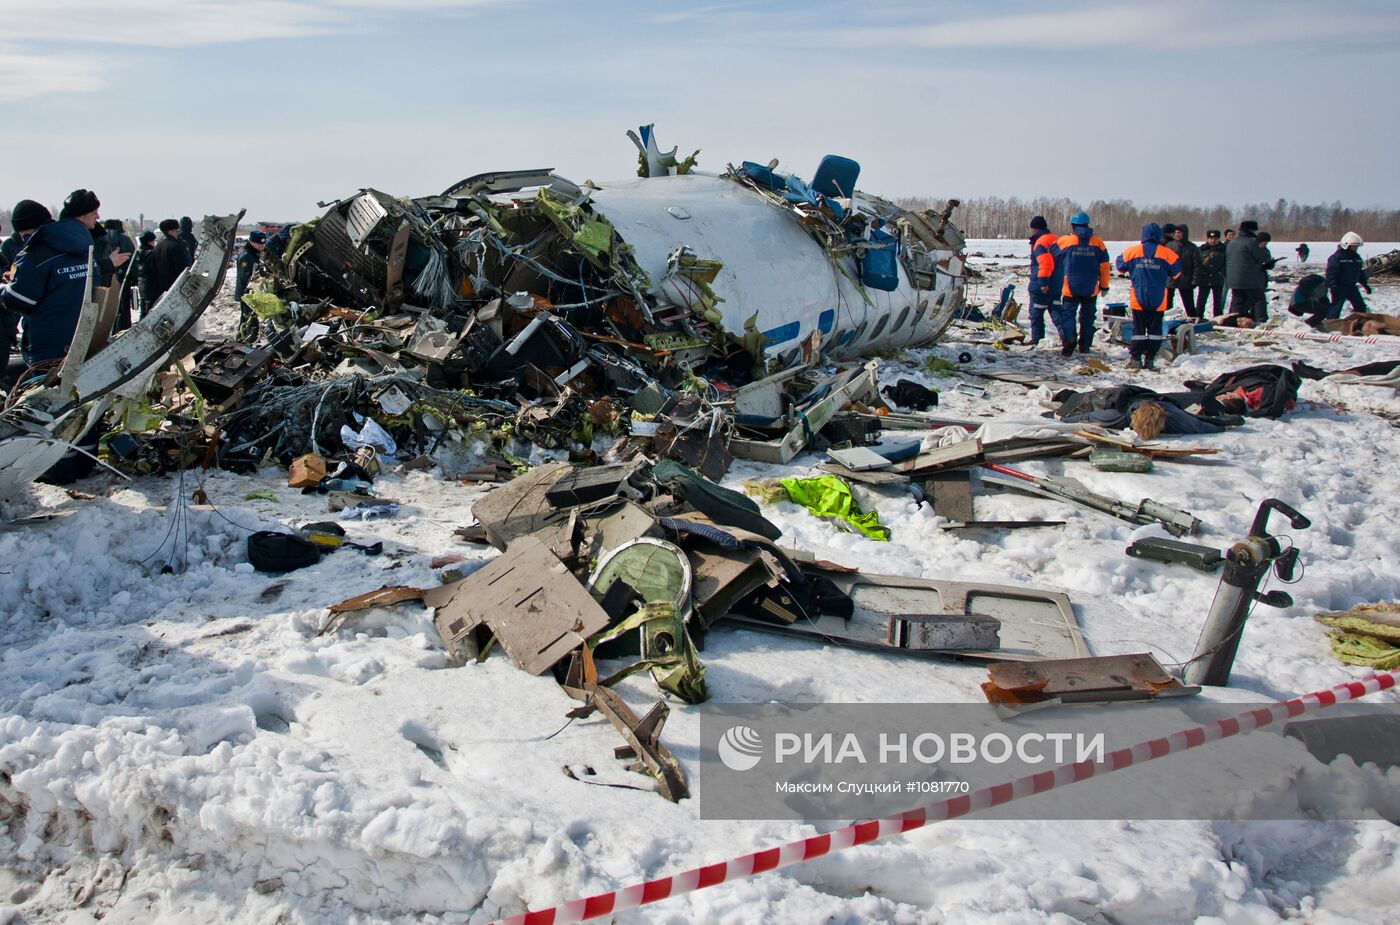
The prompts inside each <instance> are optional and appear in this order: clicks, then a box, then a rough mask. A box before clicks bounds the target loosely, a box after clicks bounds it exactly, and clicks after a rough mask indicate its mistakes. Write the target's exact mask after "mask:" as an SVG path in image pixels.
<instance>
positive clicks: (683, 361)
mask: <svg viewBox="0 0 1400 925" xmlns="http://www.w3.org/2000/svg"><path fill="white" fill-rule="evenodd" d="M628 135H629V136H630V137H631V138H632V139H633V141H634V143H636V144H637V147H638V149H639V152H640V154H639V158H638V163H639V167H638V174H639V176H638V177H637V178H636V179H631V180H625V181H622V182H617V183H601V184H594V183H592V182H588V183H584V184H582V185H579V184H576V183H573V182H571V181H569V180H566V179H564V178H563V177H561V176H559V175H558V174H555V173H553V172H552V171H550V170H527V171H510V172H502V173H489V174H480V175H477V176H473V177H469V178H467V179H465V180H462V181H461V182H459V183H456V184H453V185H452V186H451V187H449V188H448V189H446V190H445V191H443V192H442V193H441V194H438V195H434V196H426V197H421V198H417V199H407V198H396V197H394V196H391V195H389V194H386V193H384V192H380V191H378V190H373V189H364V190H361V191H359V192H358V193H356V194H355V195H353V196H350V197H348V198H345V199H342V200H339V201H336V202H332V203H322V206H323V207H324V208H325V209H326V211H325V213H324V214H323V215H322V216H321V217H320V218H318V219H315V220H313V221H310V222H307V223H304V224H299V225H294V226H288V227H287V228H284V229H283V231H282V232H281V233H280V234H279V235H278V236H274V245H275V246H272V247H270V248H269V252H268V254H266V255H265V259H264V265H265V266H264V270H263V271H262V278H260V279H256V280H255V281H254V285H253V286H252V287H251V289H250V291H249V293H248V294H247V295H246V296H245V297H244V306H243V308H244V312H245V319H244V322H243V324H242V325H241V326H240V331H239V340H238V341H227V342H223V343H217V344H214V343H211V344H197V343H193V342H191V341H189V340H186V339H185V334H186V333H187V332H188V331H189V330H190V329H191V327H192V326H193V324H194V321H195V320H196V319H197V318H198V316H199V314H200V313H201V312H202V311H203V310H204V309H205V308H206V307H207V306H208V305H209V304H210V303H211V302H212V300H213V297H214V295H215V293H216V292H217V291H218V289H219V288H220V287H221V285H222V282H223V274H224V272H225V269H226V266H227V263H228V259H229V255H230V250H231V248H232V229H233V227H234V224H231V223H236V221H237V217H226V218H220V219H213V218H211V219H206V220H205V222H204V227H203V229H202V233H203V237H202V239H201V243H200V247H199V251H198V253H197V254H196V265H195V267H193V268H191V270H190V271H189V273H188V274H187V275H186V277H184V278H183V279H182V281H181V282H180V283H179V284H177V285H176V286H174V287H173V288H172V289H171V291H170V293H168V294H167V295H166V296H165V297H164V298H163V299H162V300H161V301H160V302H159V303H157V305H156V306H155V307H154V308H153V309H152V310H151V311H150V312H148V314H147V316H146V317H144V318H142V319H141V321H140V322H139V323H138V324H137V325H136V326H135V327H134V328H132V329H131V330H130V331H128V332H126V333H123V334H121V335H119V336H118V337H116V338H115V340H114V341H113V342H112V344H111V345H109V346H107V347H106V348H105V349H104V350H103V351H101V352H96V351H93V350H92V349H91V346H85V347H83V348H82V350H81V351H80V352H82V353H84V354H89V353H90V354H91V355H90V356H86V357H85V359H84V361H83V362H81V363H79V362H77V361H76V360H74V359H73V357H74V356H75V354H70V361H69V362H68V363H67V364H65V366H64V367H63V369H62V371H61V372H56V373H54V374H51V375H50V376H49V377H48V378H47V379H45V380H42V381H31V382H29V383H21V385H20V386H19V387H17V388H16V390H15V394H13V395H12V396H11V400H10V402H9V405H8V408H7V410H6V412H5V416H4V419H3V422H0V471H3V473H4V475H3V480H0V494H8V493H12V492H13V490H14V489H15V488H16V487H17V486H18V485H22V484H24V483H25V482H27V481H30V480H32V479H34V478H36V477H38V476H39V475H40V474H41V473H43V472H44V471H45V469H46V468H47V466H48V465H50V464H52V462H53V461H54V459H56V458H57V456H58V455H62V453H63V452H65V451H67V450H69V449H71V447H72V444H74V443H75V442H76V441H77V438H78V436H79V435H80V434H82V433H84V432H85V431H87V430H88V429H90V428H92V427H95V426H96V425H97V423H98V421H99V420H101V419H102V416H103V413H104V412H106V411H107V410H108V409H109V406H111V405H113V403H114V402H118V401H120V402H122V403H123V404H121V405H120V407H119V409H118V410H120V411H122V412H123V413H122V421H123V422H124V423H126V424H129V422H130V421H132V420H133V419H135V420H139V421H141V422H142V423H143V427H144V429H142V428H140V427H137V428H130V427H129V428H128V430H127V432H126V433H125V434H124V435H123V437H122V439H121V440H119V441H116V444H113V441H112V440H111V439H110V438H111V436H112V435H111V434H109V439H108V440H107V441H106V442H105V443H104V449H105V450H106V452H105V455H104V460H105V461H106V462H108V463H109V464H111V465H112V466H114V467H116V468H118V469H120V470H122V471H126V472H132V473H146V472H158V471H166V470H169V469H172V468H178V467H180V466H186V465H190V464H192V462H194V461H201V460H202V461H203V464H204V465H210V464H214V465H222V466H227V467H232V468H252V467H255V466H257V465H260V464H265V463H267V462H270V461H273V460H276V461H279V462H281V463H283V464H288V463H290V462H291V461H292V460H293V459H295V458H297V457H299V456H302V455H303V454H306V453H311V452H315V453H318V454H324V455H325V456H333V455H335V453H336V452H337V451H339V450H341V449H345V448H347V447H350V448H353V447H352V444H353V441H352V443H351V444H346V443H344V442H343V441H342V437H341V428H342V427H349V426H350V425H354V429H355V430H356V431H358V429H359V428H360V427H361V426H362V423H363V422H364V420H365V419H366V417H370V418H374V420H375V421H377V422H378V425H379V426H382V428H383V430H384V432H385V433H386V434H392V435H393V439H394V440H395V442H396V443H397V445H398V447H399V448H401V449H404V450H417V451H419V452H420V453H423V454H426V455H432V454H433V453H434V452H437V451H441V450H442V448H443V447H444V446H445V445H447V444H452V443H465V442H469V441H471V440H473V439H475V440H486V441H487V442H489V443H490V444H491V446H490V448H489V451H490V452H489V453H488V455H489V456H491V457H492V458H494V459H497V460H502V459H503V460H511V459H513V458H515V457H513V456H512V453H518V452H522V451H523V449H524V445H525V444H529V443H533V444H535V445H539V446H545V447H550V448H568V449H570V450H571V451H573V452H575V453H582V454H583V458H586V457H587V455H588V453H590V452H591V450H590V449H589V447H590V446H591V445H592V441H593V439H594V438H595V437H596V436H598V435H599V434H606V435H612V436H615V437H617V438H619V439H622V438H628V437H631V438H635V439H636V440H639V441H646V440H650V441H652V442H651V444H650V445H648V446H647V447H646V449H647V450H648V451H652V452H654V454H655V455H660V456H671V457H674V458H676V459H678V460H680V461H682V462H684V463H686V464H688V465H691V466H694V467H696V468H699V469H701V470H702V471H703V472H705V473H706V474H707V475H709V476H710V477H718V475H719V474H721V473H722V472H723V471H724V469H725V468H726V467H727V465H728V461H729V459H730V457H731V454H732V455H738V456H745V457H749V458H755V459H762V460H770V461H786V460H787V459H790V458H791V457H792V455H794V454H795V453H796V452H798V451H800V449H801V448H802V447H803V446H804V445H806V443H807V442H808V440H809V439H810V438H811V436H812V435H813V434H814V433H816V432H817V431H818V430H820V429H821V427H822V426H823V425H824V424H825V423H826V422H828V421H830V420H831V419H832V418H833V417H834V416H836V415H837V414H838V413H839V412H841V411H842V410H843V409H845V408H847V407H848V406H849V405H850V404H851V403H852V402H853V401H860V400H874V401H877V402H878V396H875V394H874V387H875V377H874V372H873V366H871V365H868V364H867V365H860V364H856V365H847V366H846V367H844V368H842V367H841V366H839V363H840V361H842V360H848V359H850V358H857V357H861V356H865V355H868V354H870V353H872V352H876V351H880V350H885V349H889V348H895V347H900V346H906V345H914V344H919V343H927V342H931V341H933V340H935V339H936V338H937V337H938V336H939V335H940V334H941V333H942V332H943V330H944V329H945V328H946V327H947V326H948V324H949V323H950V321H951V319H952V318H953V315H954V312H955V311H956V310H957V309H958V307H959V306H960V304H961V302H962V296H963V278H964V270H963V267H964V264H963V239H962V236H961V234H960V233H959V231H958V230H957V228H956V227H955V226H954V225H953V224H952V223H951V221H950V216H951V213H952V210H953V208H954V207H955V206H956V205H957V202H956V200H950V202H949V207H948V208H947V209H945V210H944V211H942V212H932V211H928V212H923V213H916V212H911V211H909V210H906V209H903V208H900V207H899V206H897V205H895V204H893V203H891V202H888V201H886V200H884V199H880V198H878V197H875V196H870V195H866V194H864V193H861V192H859V191H858V190H857V189H856V181H857V177H858V175H859V166H858V165H857V164H856V162H855V161H852V160H850V159H847V158H844V157H836V156H828V157H826V158H823V159H822V161H821V163H820V164H819V165H818V166H817V169H816V172H815V174H814V175H813V177H812V179H811V181H810V182H804V181H803V180H801V179H799V178H798V177H796V176H794V175H791V174H786V173H783V172H780V171H778V170H777V168H776V161H774V162H772V163H770V164H759V163H754V162H748V161H745V162H743V163H741V164H740V165H739V166H737V167H735V166H733V165H730V166H729V167H728V168H727V169H726V170H725V171H724V172H723V173H722V174H718V175H714V174H702V173H700V172H698V171H696V170H695V169H694V162H695V158H694V156H692V157H691V158H688V159H686V160H683V161H682V160H677V158H676V156H675V152H674V150H673V151H671V152H669V153H663V152H661V151H660V150H659V149H658V148H657V145H656V140H655V136H654V133H653V132H652V129H651V126H645V127H643V128H642V130H641V132H640V134H637V133H633V132H629V133H628ZM697 153H698V152H697ZM277 238H280V239H281V240H280V241H279V240H277ZM89 307H90V308H91V309H92V312H90V313H89V315H90V317H87V318H86V319H85V321H84V326H80V329H79V330H80V334H79V340H80V341H83V342H84V343H86V344H95V343H97V342H99V341H100V340H101V338H96V336H95V335H92V336H91V337H89V335H86V334H84V333H83V332H84V331H88V330H89V329H90V330H91V331H94V332H95V331H98V330H101V329H104V326H106V325H108V322H107V321H106V320H105V319H103V318H99V317H97V315H98V314H99V313H100V312H99V309H98V307H97V306H96V305H95V303H94V304H93V305H90V306H89ZM75 346H76V345H75ZM172 364H173V365H174V368H175V369H176V370H178V372H163V373H161V374H160V375H156V373H157V371H159V370H161V369H164V368H167V367H169V366H171V365H172ZM833 364H838V365H833ZM99 370H100V372H99ZM119 370H120V371H119ZM187 371H188V372H187ZM138 373H139V374H140V375H138ZM133 407H136V408H138V409H139V410H140V411H141V412H142V413H141V414H138V415H132V414H129V413H126V412H129V411H130V410H131V409H132V408H133ZM196 407H197V409H198V411H199V412H200V413H199V414H198V415H193V414H191V411H192V410H194V409H195V408H196ZM196 418H197V420H196ZM40 448H42V450H41V449H40ZM581 448H582V449H581ZM477 455H478V458H479V457H480V454H479V453H478V454H477ZM595 455H596V454H595ZM595 461H596V460H595Z"/></svg>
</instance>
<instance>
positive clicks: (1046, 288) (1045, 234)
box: [1029, 215, 1064, 347]
mask: <svg viewBox="0 0 1400 925" xmlns="http://www.w3.org/2000/svg"><path fill="white" fill-rule="evenodd" d="M1030 230H1031V233H1030V242H1031V278H1030V287H1029V290H1030V306H1031V346H1032V347H1034V346H1035V345H1036V344H1038V343H1040V339H1041V338H1042V337H1044V336H1045V313H1046V312H1047V311H1048V312H1050V318H1051V320H1052V321H1053V320H1054V318H1055V315H1056V313H1057V312H1058V311H1059V310H1060V288H1061V287H1062V286H1063V285H1064V264H1063V262H1062V261H1061V260H1060V246H1059V243H1058V241H1059V239H1058V238H1056V237H1055V236H1054V235H1053V234H1051V233H1050V226H1049V225H1048V224H1047V223H1046V221H1045V217H1044V216H1042V215H1037V216H1035V217H1034V218H1032V219H1031V225H1030Z"/></svg>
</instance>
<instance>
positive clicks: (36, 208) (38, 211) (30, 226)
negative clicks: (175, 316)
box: [10, 199, 53, 234]
mask: <svg viewBox="0 0 1400 925" xmlns="http://www.w3.org/2000/svg"><path fill="white" fill-rule="evenodd" d="M51 221H53V215H52V213H50V212H49V210H48V209H47V208H46V207H45V206H44V205H43V204H42V203H38V202H35V201H34V200H33V199H21V200H20V201H19V202H17V203H15V207H14V208H13V209H11V210H10V224H11V225H12V226H14V229H15V233H16V234H19V233H22V232H26V231H34V230H36V229H37V228H38V227H39V226H40V225H47V224H48V223H49V222H51Z"/></svg>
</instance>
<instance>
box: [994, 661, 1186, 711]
mask: <svg viewBox="0 0 1400 925" xmlns="http://www.w3.org/2000/svg"><path fill="white" fill-rule="evenodd" d="M987 675H988V680H987V681H985V682H983V684H982V691H983V693H984V694H986V696H987V700H988V701H989V702H991V703H994V704H1000V705H1007V706H1028V705H1032V704H1040V703H1047V702H1055V701H1058V702H1060V703H1103V702H1115V701H1122V700H1153V699H1156V698H1158V697H1183V696H1189V695H1191V694H1198V693H1200V691H1201V689H1200V688H1199V687H1187V686H1184V685H1183V684H1182V683H1181V682H1180V681H1178V680H1177V679H1176V678H1173V677H1172V676H1171V675H1170V674H1168V673H1167V670H1166V669H1165V668H1163V667H1162V665H1161V663H1160V662H1158V661H1157V659H1156V658H1155V657H1153V656H1152V655H1151V654H1150V653H1147V652H1142V653H1138V654H1135V655H1105V656H1100V657H1098V658H1068V659H1053V660H1049V661H1022V662H1011V663H1006V664H999V665H989V666H987Z"/></svg>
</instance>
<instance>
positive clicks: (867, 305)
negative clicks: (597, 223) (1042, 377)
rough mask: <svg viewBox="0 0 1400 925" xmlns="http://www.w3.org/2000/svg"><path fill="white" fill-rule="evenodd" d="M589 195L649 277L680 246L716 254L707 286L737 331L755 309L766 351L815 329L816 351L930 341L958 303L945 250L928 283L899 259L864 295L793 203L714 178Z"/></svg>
mask: <svg viewBox="0 0 1400 925" xmlns="http://www.w3.org/2000/svg"><path fill="white" fill-rule="evenodd" d="M592 202H593V208H594V210H595V211H596V212H597V213H598V214H600V215H602V216H603V217H604V218H606V219H607V220H608V221H610V222H611V223H612V224H613V226H614V227H615V228H616V229H617V231H618V234H619V235H620V236H621V238H622V240H623V241H625V242H626V243H627V244H628V245H630V246H631V248H632V251H633V254H634V256H635V257H636V260H637V263H638V264H639V265H640V266H641V268H642V269H643V270H644V271H645V272H646V273H647V275H648V276H649V277H650V278H651V280H652V282H653V284H655V283H656V281H658V280H660V279H661V277H662V275H663V274H664V273H665V271H666V258H667V257H668V256H669V255H670V254H671V252H672V251H674V250H675V249H676V248H677V247H679V246H681V245H686V246H688V247H690V248H691V250H693V251H694V252H695V254H696V255H697V256H699V257H702V258H709V259H715V260H719V261H721V263H722V264H723V268H722V269H721V270H720V271H719V275H718V276H717V277H716V278H715V281H714V283H712V284H711V285H712V288H713V289H714V291H715V293H716V294H718V295H719V297H720V298H722V299H723V300H724V301H723V302H721V303H720V304H719V310H720V312H721V313H722V314H723V316H724V327H725V330H727V331H729V332H730V333H732V334H736V335H737V334H739V333H740V332H741V331H742V330H743V326H744V322H745V320H746V319H748V318H749V317H751V316H752V315H754V313H757V314H758V330H759V331H761V332H764V333H765V334H767V335H768V336H769V341H768V343H767V344H766V350H767V352H768V353H769V354H770V355H772V356H778V357H785V356H787V355H789V354H795V352H796V351H797V350H798V349H799V348H800V345H801V344H802V342H803V341H804V340H805V339H806V338H807V337H808V336H810V335H811V333H812V332H813V331H816V330H821V331H823V337H822V344H823V350H824V352H825V353H826V354H827V355H828V356H831V357H850V356H865V355H868V354H870V353H872V352H874V351H878V350H884V349H889V348H893V347H902V346H910V345H914V344H921V343H927V342H930V341H932V340H934V339H935V338H936V337H938V335H940V334H941V333H942V332H943V329H944V328H946V327H947V325H948V322H949V320H950V318H951V317H952V313H953V312H954V310H955V309H956V308H957V306H958V305H959V304H960V302H961V297H962V274H963V263H962V259H961V257H960V256H959V255H958V254H956V253H955V252H954V251H952V250H951V249H949V250H947V251H940V252H935V253H934V257H935V259H936V260H937V261H938V263H939V266H940V267H941V268H942V269H943V270H944V271H945V272H940V273H939V274H938V275H937V283H936V286H935V288H934V289H932V290H928V289H923V290H919V289H915V287H914V286H913V284H912V283H911V281H910V280H909V278H908V275H907V272H906V270H905V268H904V266H903V263H902V262H901V265H900V268H899V287H898V288H897V289H896V290H894V291H893V292H881V291H878V290H875V289H869V288H866V289H864V295H862V287H859V286H857V285H856V283H855V282H854V281H853V280H855V279H857V278H858V270H857V267H856V264H855V261H854V260H853V259H851V258H849V257H846V258H842V259H841V262H842V263H843V264H844V269H845V272H844V273H843V272H842V271H841V269H839V268H838V267H837V265H836V264H835V263H834V262H833V261H832V260H831V259H830V258H829V257H828V255H827V252H826V251H825V250H824V249H823V248H822V246H821V245H820V244H819V243H818V242H817V241H816V240H815V239H814V238H813V237H812V236H811V235H810V234H809V233H808V232H807V231H806V230H805V229H804V228H802V227H801V226H800V225H799V224H798V222H797V220H796V218H795V216H794V215H793V214H792V213H791V212H790V211H788V210H787V209H785V208H783V207H781V206H778V205H776V204H774V203H772V202H770V201H769V200H767V199H765V198H764V197H763V196H762V195H760V194H758V193H756V192H754V191H753V190H750V189H748V188H746V187H744V186H742V185H740V184H738V183H735V182H733V181H731V180H726V179H723V178H720V177H713V176H707V175H703V174H686V175H681V176H667V177H653V178H650V179H633V180H624V181H621V182H616V183H609V184H606V185H604V186H603V187H601V188H598V189H595V190H594V191H593V194H592ZM857 205H859V201H857ZM867 298H868V299H869V301H868V302H867ZM882 319H883V321H882Z"/></svg>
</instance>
